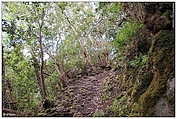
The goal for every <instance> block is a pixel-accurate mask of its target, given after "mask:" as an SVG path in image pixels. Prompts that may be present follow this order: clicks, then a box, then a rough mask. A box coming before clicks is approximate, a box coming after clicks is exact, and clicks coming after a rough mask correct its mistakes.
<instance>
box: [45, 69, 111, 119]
mask: <svg viewBox="0 0 177 119" xmlns="http://www.w3.org/2000/svg"><path fill="white" fill-rule="evenodd" d="M111 73H112V71H111V70H108V71H105V70H104V71H101V72H97V73H95V75H93V74H92V75H91V76H83V77H81V78H79V79H77V80H75V81H72V82H71V83H70V84H68V86H67V87H66V88H65V89H63V92H60V96H58V99H57V106H56V107H55V108H53V109H51V110H50V111H49V112H48V114H47V116H67V117H68V116H74V117H81V116H82V117H83V116H84V117H88V116H93V114H94V113H95V111H96V110H100V109H101V108H102V105H103V104H102V101H101V90H102V89H101V88H102V84H103V80H104V79H105V78H106V77H107V76H109V74H111Z"/></svg>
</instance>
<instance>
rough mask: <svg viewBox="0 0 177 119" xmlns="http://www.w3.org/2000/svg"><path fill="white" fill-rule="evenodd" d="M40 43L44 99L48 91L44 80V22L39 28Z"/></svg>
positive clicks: (41, 79) (41, 80)
mask: <svg viewBox="0 0 177 119" xmlns="http://www.w3.org/2000/svg"><path fill="white" fill-rule="evenodd" d="M39 45H40V60H41V65H40V82H41V88H42V96H43V99H46V96H47V93H46V87H45V82H44V71H43V69H44V52H43V47H42V24H41V25H40V30H39Z"/></svg>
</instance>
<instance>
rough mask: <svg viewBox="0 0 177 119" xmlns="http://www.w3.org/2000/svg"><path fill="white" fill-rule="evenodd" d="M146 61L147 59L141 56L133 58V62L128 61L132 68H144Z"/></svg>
mask: <svg viewBox="0 0 177 119" xmlns="http://www.w3.org/2000/svg"><path fill="white" fill-rule="evenodd" d="M147 61H148V57H147V55H143V56H139V57H138V56H136V57H135V58H134V60H132V61H129V64H130V65H131V66H133V67H138V66H140V67H141V66H144V65H145V64H146V63H147Z"/></svg>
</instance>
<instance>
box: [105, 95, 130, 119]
mask: <svg viewBox="0 0 177 119" xmlns="http://www.w3.org/2000/svg"><path fill="white" fill-rule="evenodd" d="M127 100H128V98H127V97H126V96H123V97H118V98H115V99H114V100H113V102H112V105H110V106H109V107H108V112H112V113H113V115H112V116H120V117H122V116H128V114H129V108H128V103H127Z"/></svg>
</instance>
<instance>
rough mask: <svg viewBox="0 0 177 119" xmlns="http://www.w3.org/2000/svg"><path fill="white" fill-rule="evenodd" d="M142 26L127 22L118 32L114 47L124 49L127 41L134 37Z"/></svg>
mask: <svg viewBox="0 0 177 119" xmlns="http://www.w3.org/2000/svg"><path fill="white" fill-rule="evenodd" d="M142 26H143V25H142V24H137V23H130V22H125V23H124V24H123V27H122V28H120V29H118V31H117V35H116V40H114V41H113V44H114V46H116V47H118V48H119V47H123V46H124V45H125V43H126V41H128V40H129V38H131V37H133V36H134V35H135V34H136V33H137V31H138V29H140V28H142Z"/></svg>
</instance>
